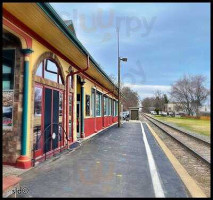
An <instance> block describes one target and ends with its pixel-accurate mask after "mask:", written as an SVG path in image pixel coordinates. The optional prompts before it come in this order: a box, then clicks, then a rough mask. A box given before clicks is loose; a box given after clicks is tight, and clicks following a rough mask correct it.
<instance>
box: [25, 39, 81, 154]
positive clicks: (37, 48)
mask: <svg viewBox="0 0 213 200" xmlns="http://www.w3.org/2000/svg"><path fill="white" fill-rule="evenodd" d="M32 49H33V51H34V52H33V53H32V54H31V55H30V69H29V70H30V71H29V74H30V77H29V84H30V85H29V88H30V89H29V92H30V94H31V96H29V102H30V103H29V108H28V109H29V116H28V119H31V120H30V121H31V123H29V124H28V126H29V127H28V130H29V131H28V132H29V133H30V136H29V137H28V138H27V141H28V155H29V156H30V155H31V150H32V148H33V118H34V111H33V109H32V107H33V106H32V104H34V102H33V101H32V98H33V95H34V88H33V87H32V74H33V71H34V70H35V69H34V65H35V63H36V61H37V60H38V58H39V57H40V56H41V55H42V54H43V53H45V52H47V51H50V50H49V49H47V48H46V47H45V46H43V45H42V44H40V43H39V42H38V41H36V40H34V39H33V41H32ZM57 57H58V59H59V61H60V63H61V65H62V70H63V73H62V74H64V76H65V77H63V79H64V80H66V75H67V74H68V68H69V67H70V64H69V63H67V62H66V61H65V60H63V59H62V58H60V57H59V56H57ZM73 71H76V70H75V69H73ZM73 84H74V88H75V86H76V77H75V76H74V77H73ZM65 103H66V101H65ZM65 107H66V105H65ZM64 109H65V108H64ZM65 111H66V110H65ZM65 114H66V113H65ZM64 116H66V115H64ZM65 119H66V118H64V127H65ZM73 138H74V140H76V138H77V133H76V95H75V91H74V94H73Z"/></svg>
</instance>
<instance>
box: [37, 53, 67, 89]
mask: <svg viewBox="0 0 213 200" xmlns="http://www.w3.org/2000/svg"><path fill="white" fill-rule="evenodd" d="M48 61H50V62H52V63H54V64H55V65H56V67H57V72H54V71H51V70H49V69H48V68H47V66H48V65H47V64H48ZM40 64H42V66H41V67H42V76H40V75H37V74H36V73H37V70H38V68H39V67H40ZM38 68H37V69H36V72H35V75H36V76H38V77H41V78H43V79H46V80H50V81H53V82H54V83H57V84H62V85H64V78H63V76H62V73H61V69H60V67H59V65H58V63H57V62H56V61H55V60H54V59H52V58H49V57H48V58H44V59H43V60H42V61H41V62H40V63H39V64H38ZM45 71H46V72H49V73H52V74H56V75H57V82H56V81H54V80H51V79H48V78H45ZM60 77H61V83H60V81H59V79H60Z"/></svg>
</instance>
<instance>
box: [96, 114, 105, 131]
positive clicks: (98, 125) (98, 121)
mask: <svg viewBox="0 0 213 200" xmlns="http://www.w3.org/2000/svg"><path fill="white" fill-rule="evenodd" d="M102 128H103V117H96V130H97V131H100V130H101V129H102Z"/></svg>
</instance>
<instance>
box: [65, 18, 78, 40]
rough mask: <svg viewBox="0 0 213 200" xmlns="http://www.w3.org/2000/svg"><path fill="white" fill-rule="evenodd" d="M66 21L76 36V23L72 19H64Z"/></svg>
mask: <svg viewBox="0 0 213 200" xmlns="http://www.w3.org/2000/svg"><path fill="white" fill-rule="evenodd" d="M64 22H65V24H66V25H67V27H68V28H69V29H70V30H71V31H72V32H73V34H74V35H75V36H76V32H75V28H74V24H73V22H72V20H64ZM76 37H77V36H76Z"/></svg>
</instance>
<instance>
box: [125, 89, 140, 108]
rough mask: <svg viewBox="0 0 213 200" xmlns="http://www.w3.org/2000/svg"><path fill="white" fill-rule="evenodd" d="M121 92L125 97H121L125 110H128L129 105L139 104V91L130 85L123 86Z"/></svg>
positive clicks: (135, 105)
mask: <svg viewBox="0 0 213 200" xmlns="http://www.w3.org/2000/svg"><path fill="white" fill-rule="evenodd" d="M121 93H122V95H123V96H124V98H125V99H123V98H121V103H122V104H123V108H124V111H125V110H128V109H129V107H137V106H138V105H139V101H140V98H139V95H138V93H137V92H135V91H133V90H132V89H131V88H130V87H127V86H125V87H123V88H122V89H121Z"/></svg>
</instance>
